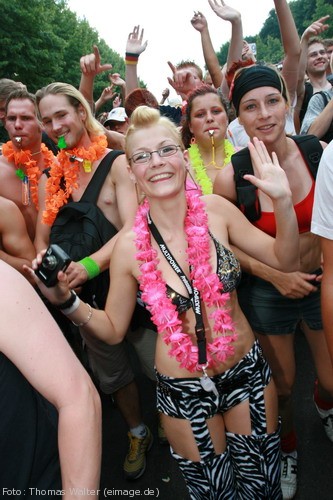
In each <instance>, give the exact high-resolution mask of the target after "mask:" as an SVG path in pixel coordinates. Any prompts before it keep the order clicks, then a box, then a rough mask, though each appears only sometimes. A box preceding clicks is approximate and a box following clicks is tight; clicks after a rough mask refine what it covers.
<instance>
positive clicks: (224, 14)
mask: <svg viewBox="0 0 333 500" xmlns="http://www.w3.org/2000/svg"><path fill="white" fill-rule="evenodd" d="M208 3H209V5H210V6H211V8H212V9H213V11H214V12H215V14H216V15H217V16H218V17H220V18H221V19H223V20H224V21H229V22H230V23H232V22H234V21H237V20H239V19H240V17H241V15H240V13H239V12H238V10H236V9H233V8H232V7H229V5H227V4H226V3H225V2H224V1H223V0H220V2H218V0H208Z"/></svg>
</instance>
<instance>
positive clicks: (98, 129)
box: [36, 82, 104, 137]
mask: <svg viewBox="0 0 333 500" xmlns="http://www.w3.org/2000/svg"><path fill="white" fill-rule="evenodd" d="M48 95H64V96H65V97H67V100H68V102H69V104H70V105H71V106H73V108H75V109H76V110H78V108H79V106H80V105H81V106H82V107H83V109H84V110H85V112H86V118H85V120H84V122H83V123H84V126H85V128H86V130H87V132H88V134H89V136H90V137H94V136H96V135H101V134H104V128H103V126H102V125H101V123H99V121H97V120H96V118H94V115H93V114H92V111H91V109H90V106H89V103H88V101H87V100H86V99H85V98H84V96H83V95H82V94H81V92H80V91H79V90H77V89H76V88H75V87H73V85H70V84H69V83H62V82H53V83H50V84H49V85H47V86H46V87H43V88H42V89H40V90H38V91H37V92H36V99H37V105H38V107H39V104H40V101H41V100H42V99H43V98H44V97H46V96H48ZM38 114H39V117H40V113H39V111H38ZM40 118H41V117H40Z"/></svg>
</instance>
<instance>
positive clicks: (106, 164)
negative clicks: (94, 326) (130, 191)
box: [50, 151, 123, 308]
mask: <svg viewBox="0 0 333 500" xmlns="http://www.w3.org/2000/svg"><path fill="white" fill-rule="evenodd" d="M121 154H123V151H110V152H109V153H108V154H107V155H106V156H105V157H104V158H103V160H102V161H101V163H100V164H99V166H98V168H97V169H96V171H95V172H94V175H93V177H92V179H91V180H90V182H89V184H88V186H87V187H86V189H85V191H84V193H83V195H82V197H81V199H80V201H70V202H68V203H67V204H66V205H64V206H63V207H61V209H60V210H59V212H58V214H57V217H56V219H55V221H54V223H53V225H52V227H51V233H50V243H56V244H57V245H59V246H60V247H61V248H62V249H63V250H64V251H65V252H66V253H67V254H68V255H69V256H70V257H71V259H72V260H73V261H78V260H81V259H83V258H84V257H86V256H88V255H91V254H92V253H94V252H97V251H98V250H99V249H100V248H101V247H102V246H103V245H105V243H107V242H108V241H109V240H110V238H112V236H114V235H115V234H116V233H117V232H118V230H117V229H116V228H115V227H114V226H113V224H111V222H110V221H109V220H108V219H107V218H106V217H105V215H104V214H103V212H102V211H101V209H100V208H99V207H98V206H97V200H98V196H99V193H100V190H101V189H102V186H103V184H104V182H105V179H106V176H107V175H108V173H109V171H110V169H111V166H112V163H113V161H114V160H115V159H116V158H117V157H118V156H119V155H121ZM108 290H109V271H108V270H106V271H104V272H102V273H101V274H100V275H99V276H97V277H96V278H93V279H92V280H89V281H87V282H86V283H85V284H84V285H83V289H82V293H80V297H81V298H82V299H83V300H85V301H86V302H89V303H90V304H91V305H94V304H97V305H98V307H100V308H103V307H104V305H105V300H106V297H107V293H108Z"/></svg>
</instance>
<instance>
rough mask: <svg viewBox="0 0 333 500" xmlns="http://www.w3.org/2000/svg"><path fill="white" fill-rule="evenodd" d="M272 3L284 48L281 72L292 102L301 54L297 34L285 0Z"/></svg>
mask: <svg viewBox="0 0 333 500" xmlns="http://www.w3.org/2000/svg"><path fill="white" fill-rule="evenodd" d="M274 5H275V11H276V16H277V19H278V22H279V27H280V33H281V40H282V45H283V50H284V60H283V67H282V71H281V73H282V75H283V77H284V79H285V80H286V84H287V88H288V91H289V94H290V99H291V102H293V100H294V98H295V95H296V92H297V84H298V66H299V61H300V55H301V47H300V43H299V36H298V33H297V29H296V25H295V21H294V18H293V15H292V13H291V10H290V7H289V4H288V2H287V0H274Z"/></svg>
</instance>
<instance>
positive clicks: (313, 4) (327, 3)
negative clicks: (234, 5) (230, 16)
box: [216, 0, 333, 66]
mask: <svg viewBox="0 0 333 500" xmlns="http://www.w3.org/2000/svg"><path fill="white" fill-rule="evenodd" d="M289 5H290V9H291V12H292V14H293V17H294V20H295V24H296V27H297V31H298V33H299V35H300V36H301V35H302V33H303V31H304V30H305V29H306V28H307V27H308V26H309V25H310V24H311V23H313V22H314V21H315V20H317V19H319V18H321V17H323V16H326V15H330V19H329V20H328V22H327V24H329V29H328V30H327V31H325V32H324V33H323V35H322V37H323V38H333V5H332V0H294V1H291V2H290V3H289ZM243 15H244V16H246V13H244V14H243ZM246 40H247V41H248V42H256V44H257V58H258V59H259V60H261V61H266V62H268V63H273V64H275V63H277V62H279V61H281V59H282V58H283V49H282V45H281V37H280V30H279V23H278V20H277V17H276V12H275V9H272V10H271V11H270V12H269V15H268V18H267V19H266V21H265V23H264V25H263V27H262V29H261V30H260V32H259V34H258V35H256V36H251V37H246ZM228 48H229V42H227V43H225V44H223V45H222V46H221V48H220V50H219V51H218V52H217V54H216V55H217V58H218V60H219V63H220V65H221V66H222V65H223V64H224V63H225V62H226V60H227V55H228Z"/></svg>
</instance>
